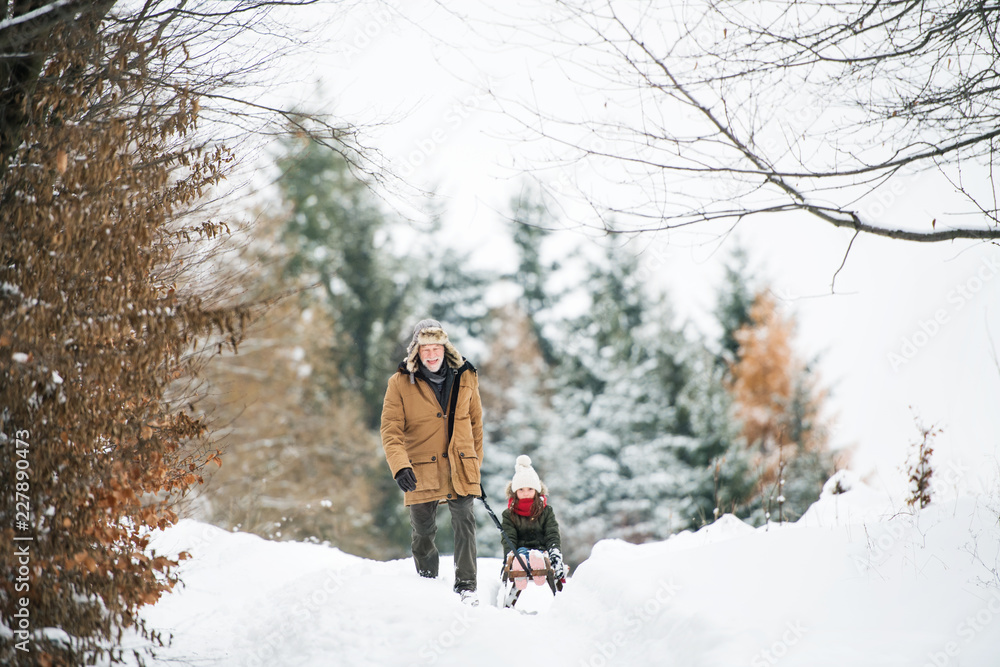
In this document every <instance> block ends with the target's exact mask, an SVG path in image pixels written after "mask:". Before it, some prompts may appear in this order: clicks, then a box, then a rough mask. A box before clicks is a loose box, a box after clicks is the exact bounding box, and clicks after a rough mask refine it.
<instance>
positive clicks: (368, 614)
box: [144, 476, 1000, 667]
mask: <svg viewBox="0 0 1000 667" xmlns="http://www.w3.org/2000/svg"><path fill="white" fill-rule="evenodd" d="M831 488H832V487H831ZM840 488H841V489H842V490H844V492H843V493H836V494H834V493H826V494H824V497H823V498H821V499H820V500H819V501H818V502H817V503H816V504H815V505H813V507H812V508H810V510H809V511H808V512H807V513H806V515H805V516H803V517H802V518H801V519H800V520H799V521H798V522H797V523H794V524H786V525H775V524H770V525H767V526H763V527H760V528H754V527H752V526H750V525H748V524H746V523H744V522H742V521H740V520H739V519H737V518H736V517H734V516H732V515H724V516H722V517H720V518H719V519H718V520H717V521H716V522H714V523H713V524H711V525H708V526H706V527H704V528H702V529H700V530H698V531H697V532H691V531H685V532H682V533H679V534H677V535H674V536H672V537H670V538H669V539H667V540H664V541H660V542H653V543H648V544H642V545H635V544H630V543H627V542H624V541H621V540H603V541H601V542H599V543H597V544H596V545H595V546H594V548H593V550H592V552H591V555H590V557H589V558H588V559H587V560H585V561H584V562H582V563H581V564H580V565H579V566H578V567H577V568H576V570H575V572H573V575H572V577H570V579H569V581H568V583H567V585H566V589H565V590H564V591H563V592H562V593H560V594H559V595H558V596H556V597H554V598H553V596H552V595H551V594H550V593H549V590H548V588H547V587H545V586H541V587H536V586H531V585H529V587H528V590H527V591H525V593H524V594H523V595H522V597H521V600H520V601H519V603H518V608H519V609H521V610H522V611H533V612H535V613H533V614H526V613H519V612H518V611H515V610H505V609H500V608H497V607H496V606H494V605H495V603H496V599H497V595H498V593H499V571H500V562H499V561H498V560H497V559H493V558H481V559H480V560H479V594H480V599H481V603H480V606H479V607H475V608H473V607H467V606H464V605H462V604H461V603H460V602H459V599H458V596H457V595H455V594H454V593H453V592H452V591H451V584H452V568H453V564H452V560H451V558H450V556H443V557H442V562H441V572H442V575H441V577H439V578H438V579H436V580H428V579H421V578H419V577H417V575H416V573H415V572H414V568H413V564H412V561H411V560H409V559H403V560H394V561H389V562H380V561H373V560H366V559H363V558H359V557H356V556H352V555H350V554H346V553H344V552H342V551H340V550H338V549H336V548H332V547H329V546H324V545H318V544H309V543H295V542H269V541H266V540H264V539H262V538H259V537H256V536H254V535H250V534H245V533H229V532H226V531H223V530H221V529H219V528H215V527H213V526H209V525H206V524H202V523H198V522H195V521H191V520H184V521H181V522H180V523H178V524H177V525H176V526H174V527H172V528H170V529H168V530H166V531H164V532H162V533H158V534H157V535H156V536H155V539H154V547H155V548H156V549H157V551H158V552H159V553H173V554H176V553H179V552H180V551H189V552H190V553H191V554H192V555H193V558H192V559H190V560H187V561H184V562H183V563H182V565H181V568H180V574H181V577H182V579H183V581H184V585H183V587H180V586H179V587H178V589H177V590H176V591H175V592H174V593H172V594H170V595H168V596H165V597H164V598H163V599H162V600H161V601H160V602H159V603H158V604H156V605H155V606H153V607H150V608H147V609H146V610H145V613H144V617H145V619H146V621H147V624H148V625H149V627H150V628H151V629H157V630H160V631H162V632H163V635H164V637H167V636H168V635H170V634H172V635H173V641H172V644H171V645H170V646H169V647H168V648H164V649H158V650H157V657H156V659H154V660H151V661H150V664H153V665H156V664H164V665H166V664H175V663H180V664H198V665H220V666H221V665H232V666H234V667H235V666H237V665H238V666H240V667H247V666H253V665H331V664H338V665H351V666H362V665H372V666H377V667H392V666H396V665H398V666H403V665H405V666H406V667H412V666H414V665H444V666H447V665H462V666H463V667H467V666H468V665H477V666H483V667H489V666H500V665H503V666H505V667H509V666H510V665H512V664H526V663H529V662H530V664H543V665H568V666H572V667H577V666H579V667H584V666H592V667H601V666H604V665H683V666H685V667H702V666H704V667H709V666H720V667H723V666H724V667H733V666H740V665H748V666H750V667H764V666H771V665H782V667H785V666H787V667H795V666H801V667H825V666H829V667H845V666H846V665H850V666H852V667H859V666H860V667H925V666H933V667H944V666H946V665H961V666H962V667H994V666H995V665H996V664H997V660H998V658H997V656H1000V619H998V616H1000V579H998V575H997V570H998V565H1000V530H998V523H997V517H998V506H997V503H996V502H995V500H993V499H987V498H984V497H973V498H970V497H962V498H956V499H953V500H950V501H947V502H941V503H934V504H931V505H930V506H928V507H926V508H924V509H923V510H920V511H919V512H911V511H906V512H904V511H900V510H899V509H894V508H893V507H892V506H891V505H889V504H888V503H887V501H886V500H885V499H884V498H883V497H882V496H881V495H880V494H878V493H875V492H874V491H872V490H871V489H870V488H868V487H866V486H865V485H864V484H863V483H861V482H860V481H859V480H858V479H857V478H856V477H850V476H847V477H846V478H845V479H844V480H843V481H842V484H841V485H840Z"/></svg>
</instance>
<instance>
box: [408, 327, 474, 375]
mask: <svg viewBox="0 0 1000 667" xmlns="http://www.w3.org/2000/svg"><path fill="white" fill-rule="evenodd" d="M421 345H443V346H444V359H445V362H447V364H448V365H449V366H451V367H452V368H458V367H460V366H461V365H462V355H461V354H459V353H458V350H456V349H455V346H454V345H452V344H451V342H450V341H449V340H448V334H446V333H445V331H444V328H443V327H442V326H441V323H440V322H438V321H437V320H432V319H426V320H420V321H419V322H417V324H416V325H415V326H414V327H413V338H412V339H411V340H410V344H409V346H407V348H406V359H405V362H406V370H407V371H409V373H410V382H413V374H414V373H416V372H417V368H418V367H419V365H420V346H421Z"/></svg>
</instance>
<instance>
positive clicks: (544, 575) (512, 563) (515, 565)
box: [501, 549, 562, 607]
mask: <svg viewBox="0 0 1000 667" xmlns="http://www.w3.org/2000/svg"><path fill="white" fill-rule="evenodd" d="M522 560H523V561H524V562H525V563H527V565H528V569H530V570H531V572H530V573H529V572H525V570H524V566H523V565H522V564H521V561H522ZM501 580H502V582H503V586H504V589H505V590H506V595H505V597H504V605H503V606H504V607H513V606H514V604H515V603H516V602H517V598H518V597H519V596H520V595H521V591H523V590H524V589H526V588H527V587H528V582H529V581H532V582H534V583H535V585H537V586H541V585H542V584H548V585H549V588H550V589H551V590H552V594H553V595H555V594H556V592H557V591H559V590H561V589H562V586H561V585H560V584H559V582H557V581H556V576H555V572H553V571H552V563H550V562H549V555H548V554H547V553H545V552H544V551H538V550H537V549H532V550H531V551H529V552H528V556H527V557H524V556H522V557H521V558H520V559H518V558H516V557H515V556H514V552H513V551H512V552H510V553H508V554H507V562H506V563H504V567H503V575H502V577H501ZM508 586H509V588H507V587H508Z"/></svg>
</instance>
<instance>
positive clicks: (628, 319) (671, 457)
mask: <svg viewBox="0 0 1000 667" xmlns="http://www.w3.org/2000/svg"><path fill="white" fill-rule="evenodd" d="M604 260H605V261H604V263H603V264H593V265H592V266H591V267H590V271H589V275H588V277H587V280H586V281H584V285H586V287H587V290H588V292H589V296H590V307H589V308H588V310H587V313H586V314H584V315H582V316H580V317H579V318H577V319H576V320H575V321H573V322H572V323H571V325H570V327H569V329H568V331H567V333H566V334H565V340H566V341H567V346H566V350H565V352H564V353H563V354H564V355H565V358H566V361H565V363H564V364H562V365H561V366H560V367H559V369H558V371H557V373H558V376H559V377H558V382H557V390H556V391H555V392H554V394H553V406H554V412H555V414H556V415H557V417H556V419H557V424H556V427H555V431H554V433H553V436H552V442H553V445H552V447H550V448H549V449H548V451H547V452H546V454H547V456H546V457H545V460H546V461H551V462H552V464H551V468H552V470H553V471H554V474H553V475H552V477H551V479H552V483H551V486H552V489H553V496H554V497H556V499H557V500H558V501H560V507H561V508H563V509H562V512H563V513H564V514H565V516H566V521H565V523H566V526H567V529H566V533H567V538H568V539H567V542H568V548H567V550H566V551H567V553H568V555H569V558H570V559H571V560H575V559H576V560H578V559H580V558H582V557H584V556H585V555H586V553H587V551H588V550H589V547H590V546H591V545H592V544H593V543H594V542H595V541H597V540H599V539H603V538H608V537H618V538H622V539H626V540H630V541H634V542H644V541H648V540H651V539H662V538H664V537H666V536H668V535H670V534H671V533H673V532H675V531H676V530H679V529H682V528H686V527H688V526H690V525H692V524H693V523H695V522H696V521H697V518H698V516H699V515H700V514H702V513H703V512H704V506H705V505H706V504H711V503H712V502H713V499H712V495H711V493H712V492H711V488H710V487H707V488H706V486H705V484H704V481H705V479H704V478H705V475H706V474H707V475H709V477H708V479H709V480H710V479H711V477H710V475H711V473H710V472H707V469H706V467H707V466H706V465H705V464H706V463H707V462H708V461H709V460H711V458H712V455H711V453H708V452H705V451H703V450H704V448H705V447H706V446H707V447H708V448H709V449H712V448H718V447H719V446H720V443H723V442H724V441H725V440H726V437H725V436H721V437H720V436H719V435H718V434H716V435H715V436H714V437H716V440H712V437H713V436H712V435H710V434H709V433H708V432H701V429H702V428H704V429H705V430H706V431H709V432H710V431H713V430H714V429H716V428H718V427H719V425H718V424H714V423H713V421H714V420H713V418H712V417H711V415H710V414H709V412H710V409H708V408H707V407H706V406H705V405H704V404H701V405H698V404H695V402H694V401H692V400H691V399H693V398H696V397H698V396H699V391H697V390H694V389H693V387H692V385H693V383H694V382H695V381H694V379H693V373H695V372H699V371H703V370H704V365H703V366H701V367H699V366H698V365H697V364H696V363H694V358H695V357H697V356H698V354H699V352H698V349H699V348H698V347H697V346H696V345H693V344H692V343H690V342H689V341H688V340H687V339H686V338H685V336H684V335H683V333H682V331H680V330H677V329H675V328H674V327H673V325H672V316H671V313H670V310H669V308H668V307H667V305H666V303H665V301H660V302H653V301H652V300H651V298H650V296H649V295H648V294H647V293H646V292H645V291H644V286H643V285H641V284H640V282H639V281H638V280H637V278H636V261H635V259H634V258H633V257H630V256H628V255H626V254H624V253H622V252H620V251H616V250H615V249H613V248H610V247H609V248H608V249H607V252H606V255H605V258H604ZM704 359H705V357H702V360H703V361H704ZM708 366H709V367H711V366H712V364H708ZM699 381H703V382H710V381H711V379H710V377H701V378H699ZM696 427H697V429H698V430H696ZM728 449H729V446H728V445H727V444H722V445H721V451H728ZM686 461H691V462H692V463H693V464H694V465H692V464H689V463H687V462H686ZM706 494H707V500H705V499H704V497H703V496H705V495H706ZM700 496H701V497H700ZM700 500H704V502H699V501H700Z"/></svg>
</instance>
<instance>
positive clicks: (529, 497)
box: [501, 454, 566, 588]
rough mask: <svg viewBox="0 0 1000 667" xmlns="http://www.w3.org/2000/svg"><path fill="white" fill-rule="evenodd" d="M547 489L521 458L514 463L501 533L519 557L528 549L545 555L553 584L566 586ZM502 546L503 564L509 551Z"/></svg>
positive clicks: (504, 543)
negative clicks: (553, 577)
mask: <svg viewBox="0 0 1000 667" xmlns="http://www.w3.org/2000/svg"><path fill="white" fill-rule="evenodd" d="M547 493H548V489H546V488H545V485H544V484H542V481H541V480H540V479H539V478H538V473H536V472H535V469H534V468H532V467H531V459H530V458H528V457H527V456H525V455H523V454H522V455H521V456H518V457H517V460H516V461H515V462H514V477H513V479H511V480H510V482H509V483H508V484H507V509H505V510H504V511H503V532H504V533H506V535H507V540H510V543H511V544H512V545H513V546H514V549H516V550H517V552H518V553H519V554H522V555H524V556H526V555H527V553H528V551H529V550H530V549H539V550H541V551H547V552H548V554H549V562H550V563H551V564H552V572H553V574H554V575H555V580H556V581H558V582H559V583H560V588H562V586H561V584H564V583H566V565H565V564H564V563H563V558H562V551H561V550H560V549H561V548H562V547H561V543H560V540H559V522H558V521H556V514H555V512H554V511H552V508H551V507H549V504H548V500H547V498H546V494H547ZM507 540H501V541H502V542H503V558H504V562H506V561H507V554H508V553H509V552H510V549H509V548H508V546H507Z"/></svg>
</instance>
